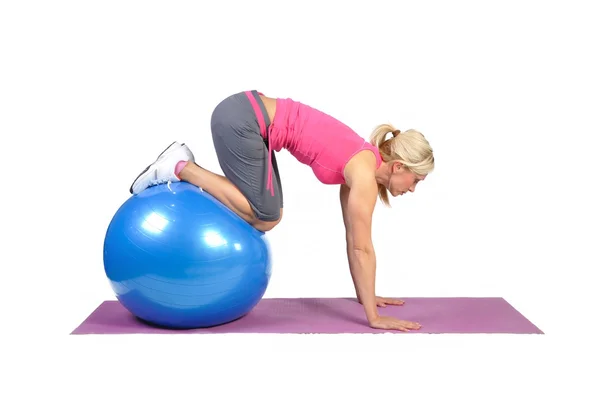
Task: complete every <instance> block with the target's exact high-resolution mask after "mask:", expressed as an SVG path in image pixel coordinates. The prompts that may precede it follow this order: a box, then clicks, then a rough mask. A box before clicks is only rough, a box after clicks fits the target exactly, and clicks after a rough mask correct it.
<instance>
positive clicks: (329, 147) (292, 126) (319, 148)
mask: <svg viewBox="0 0 600 398" xmlns="http://www.w3.org/2000/svg"><path fill="white" fill-rule="evenodd" d="M259 94H261V93H259ZM247 95H248V98H249V99H250V102H251V103H252V106H253V107H254V110H255V112H256V114H257V119H258V121H259V125H260V129H261V134H262V136H263V138H266V139H267V140H268V143H269V173H268V176H269V178H268V180H267V189H269V190H270V191H271V195H274V192H273V183H272V176H271V174H272V173H271V167H272V164H271V152H272V151H276V152H278V151H280V150H281V149H283V148H285V149H286V150H288V151H289V152H290V153H291V154H292V156H294V157H295V158H296V159H298V161H300V162H301V163H303V164H306V165H308V166H310V167H311V168H312V170H313V173H314V174H315V176H316V177H317V179H318V180H319V181H321V182H322V183H323V184H343V183H344V182H345V178H344V167H345V166H346V163H348V161H349V160H350V159H351V158H352V156H354V155H355V154H356V153H357V152H360V151H362V150H370V151H372V152H373V153H374V154H375V158H376V159H377V167H379V165H380V164H381V161H382V159H381V155H380V154H379V150H378V149H377V147H375V146H374V145H372V144H371V143H369V142H368V141H365V140H364V139H363V138H362V137H361V136H359V135H358V134H357V133H356V132H355V131H354V130H352V129H350V127H348V126H347V125H345V124H343V123H342V122H340V121H339V120H337V119H335V118H333V117H332V116H330V115H328V114H326V113H324V112H321V111H319V110H317V109H314V108H312V107H310V106H308V105H305V104H302V103H300V102H298V101H294V100H292V99H289V98H286V99H283V98H277V109H276V111H275V118H274V119H275V120H273V122H272V123H271V125H270V126H269V129H268V131H267V129H266V126H265V123H264V118H263V117H262V113H261V111H260V108H259V106H258V104H257V103H256V100H255V98H254V96H252V94H251V93H250V92H247ZM261 95H263V94H261Z"/></svg>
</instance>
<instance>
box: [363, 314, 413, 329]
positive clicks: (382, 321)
mask: <svg viewBox="0 0 600 398" xmlns="http://www.w3.org/2000/svg"><path fill="white" fill-rule="evenodd" d="M369 325H370V326H371V327H372V328H374V329H385V330H400V331H403V332H408V331H411V330H419V329H421V325H420V324H418V323H417V322H411V321H403V320H400V319H396V318H392V317H390V316H378V317H377V318H374V319H373V320H371V321H369Z"/></svg>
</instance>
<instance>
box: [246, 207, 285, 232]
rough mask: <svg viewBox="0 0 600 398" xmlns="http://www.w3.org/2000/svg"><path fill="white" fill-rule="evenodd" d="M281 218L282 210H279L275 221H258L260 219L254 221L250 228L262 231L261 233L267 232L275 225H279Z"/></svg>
mask: <svg viewBox="0 0 600 398" xmlns="http://www.w3.org/2000/svg"><path fill="white" fill-rule="evenodd" d="M282 217H283V209H279V218H277V219H276V220H268V221H266V220H260V219H256V220H255V221H254V222H253V223H252V226H254V228H256V229H258V230H260V231H263V232H267V231H270V230H272V229H273V228H275V226H277V224H279V223H280V222H281V218H282Z"/></svg>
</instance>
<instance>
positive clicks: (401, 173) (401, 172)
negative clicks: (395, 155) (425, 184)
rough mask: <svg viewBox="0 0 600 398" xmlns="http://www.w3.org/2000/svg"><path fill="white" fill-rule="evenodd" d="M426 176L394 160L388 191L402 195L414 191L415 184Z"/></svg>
mask: <svg viewBox="0 0 600 398" xmlns="http://www.w3.org/2000/svg"><path fill="white" fill-rule="evenodd" d="M425 177H426V176H420V175H417V174H415V173H413V172H412V171H410V170H408V169H407V168H405V167H404V166H403V165H402V163H400V162H394V164H393V166H392V174H391V175H390V182H389V185H388V191H390V193H391V194H392V196H394V197H396V196H398V195H400V196H402V195H404V194H405V193H407V192H414V191H415V188H416V187H417V184H418V183H419V182H420V181H423V180H424V179H425Z"/></svg>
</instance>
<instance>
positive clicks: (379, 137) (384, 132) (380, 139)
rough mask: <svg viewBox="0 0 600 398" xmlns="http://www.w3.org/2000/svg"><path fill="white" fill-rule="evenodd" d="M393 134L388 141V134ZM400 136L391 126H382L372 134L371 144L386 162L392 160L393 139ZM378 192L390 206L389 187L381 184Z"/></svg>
mask: <svg viewBox="0 0 600 398" xmlns="http://www.w3.org/2000/svg"><path fill="white" fill-rule="evenodd" d="M390 133H391V134H392V138H390V139H388V138H387V136H388V134H390ZM398 134H400V130H398V129H396V128H395V127H394V126H393V125H391V124H380V125H379V126H377V127H375V129H374V130H373V132H372V133H371V137H370V142H371V144H372V145H374V146H376V147H377V148H379V153H380V154H381V158H382V159H383V161H384V162H389V161H390V160H392V157H391V143H392V139H393V138H395V137H397V136H398ZM377 190H378V192H379V199H380V200H381V201H382V202H383V203H384V204H385V205H386V206H388V207H389V206H390V200H389V197H388V190H387V187H385V186H384V185H381V184H377Z"/></svg>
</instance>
